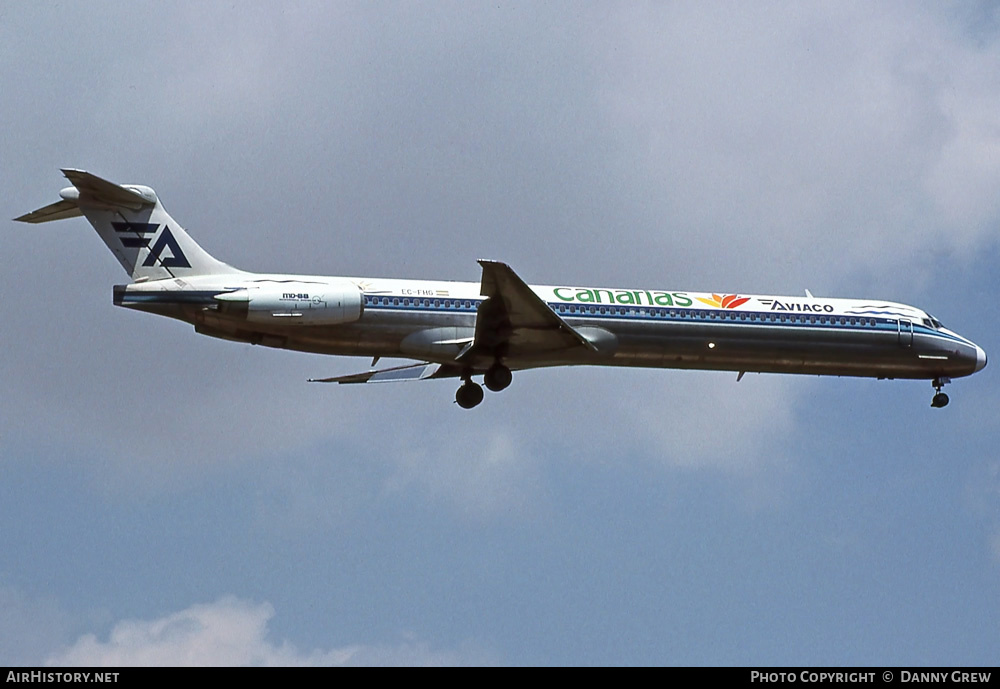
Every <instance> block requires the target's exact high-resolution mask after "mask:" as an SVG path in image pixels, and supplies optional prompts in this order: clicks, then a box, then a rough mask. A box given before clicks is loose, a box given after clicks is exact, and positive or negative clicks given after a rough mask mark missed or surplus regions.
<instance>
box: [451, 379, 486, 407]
mask: <svg viewBox="0 0 1000 689" xmlns="http://www.w3.org/2000/svg"><path fill="white" fill-rule="evenodd" d="M455 401H456V402H458V406H460V407H461V408H462V409H472V408H473V407H475V406H476V405H477V404H479V403H480V402H482V401H483V389H482V388H481V387H479V385H477V384H476V383H473V382H472V381H471V380H467V381H465V383H463V384H462V387H460V388H459V389H458V392H456V393H455Z"/></svg>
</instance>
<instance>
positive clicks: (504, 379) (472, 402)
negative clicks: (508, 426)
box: [455, 362, 514, 409]
mask: <svg viewBox="0 0 1000 689" xmlns="http://www.w3.org/2000/svg"><path fill="white" fill-rule="evenodd" d="M513 378H514V376H513V375H512V374H511V372H510V369H509V368H507V367H506V366H504V365H503V364H501V363H500V362H497V363H495V364H493V365H492V366H490V367H489V369H487V371H486V373H485V374H484V375H483V383H485V384H486V387H487V388H489V389H490V390H491V391H493V392H500V391H501V390H506V389H507V388H508V387H509V386H510V382H511V380H513ZM462 379H463V380H464V381H465V382H464V383H462V387H460V388H459V389H458V391H457V392H456V393H455V401H456V402H457V403H458V406H460V407H461V408H462V409H472V408H473V407H475V406H476V405H478V404H479V403H480V402H482V401H483V389H482V387H480V386H479V384H478V383H474V382H472V373H471V371H470V372H469V373H467V374H466V375H464V376H462Z"/></svg>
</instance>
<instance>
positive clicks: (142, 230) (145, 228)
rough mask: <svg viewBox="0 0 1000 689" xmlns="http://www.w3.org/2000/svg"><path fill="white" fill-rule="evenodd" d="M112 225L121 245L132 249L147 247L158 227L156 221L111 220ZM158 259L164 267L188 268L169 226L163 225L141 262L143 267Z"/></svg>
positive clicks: (154, 263)
mask: <svg viewBox="0 0 1000 689" xmlns="http://www.w3.org/2000/svg"><path fill="white" fill-rule="evenodd" d="M111 225H112V227H114V229H115V232H117V233H118V239H119V240H120V241H121V243H122V246H126V247H129V248H132V249H141V248H143V247H148V246H149V242H150V240H152V239H153V237H154V236H155V235H156V231H157V230H158V229H160V225H157V224H156V223H145V222H113V223H111ZM164 249H167V250H168V254H169V255H168V256H167V257H166V258H164V257H163V250H164ZM157 261H159V263H160V265H161V266H163V267H164V268H190V267H191V263H190V262H189V261H188V260H187V256H185V255H184V252H183V251H181V247H180V245H179V244H178V243H177V240H176V239H174V235H173V234H172V233H171V232H170V228H169V227H163V232H161V233H160V236H159V237H157V239H156V241H155V242H154V243H153V246H152V247H151V248H150V249H149V254H148V255H147V256H146V260H145V261H143V262H142V265H143V267H146V268H148V267H150V266H155V265H156V262H157Z"/></svg>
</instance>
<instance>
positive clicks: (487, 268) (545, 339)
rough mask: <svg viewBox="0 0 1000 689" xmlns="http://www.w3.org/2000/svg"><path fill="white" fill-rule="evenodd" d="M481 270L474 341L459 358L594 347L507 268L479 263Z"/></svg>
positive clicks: (495, 263) (498, 264)
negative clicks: (480, 295)
mask: <svg viewBox="0 0 1000 689" xmlns="http://www.w3.org/2000/svg"><path fill="white" fill-rule="evenodd" d="M479 265H481V266H482V267H483V279H482V286H481V293H482V295H483V296H485V297H486V300H485V301H484V302H483V303H482V305H481V306H480V307H479V315H478V317H477V318H476V335H475V340H474V341H473V342H472V344H471V345H470V347H469V348H468V349H467V350H466V351H464V352H462V354H460V355H459V357H458V361H467V360H470V359H471V358H472V357H475V356H478V355H489V356H491V357H495V356H509V355H510V356H516V355H518V354H528V353H535V352H546V351H555V350H561V349H571V348H575V347H585V348H587V349H590V350H595V351H596V347H595V346H594V344H593V343H591V342H590V341H589V340H587V338H585V337H584V336H583V335H582V334H580V333H579V332H578V331H576V330H575V329H574V328H573V327H572V326H570V325H569V324H567V323H566V321H564V320H563V319H562V318H560V317H559V315H558V314H557V313H556V312H555V311H553V310H552V309H551V308H549V306H548V304H546V303H545V302H544V301H542V300H541V299H540V298H539V296H538V295H537V294H535V292H534V290H532V289H531V288H530V287H529V286H528V285H527V284H526V283H525V282H524V280H522V279H521V278H520V277H518V275H517V273H515V272H514V271H513V270H512V269H511V267H510V266H508V265H507V264H506V263H501V262H500V261H488V260H480V261H479Z"/></svg>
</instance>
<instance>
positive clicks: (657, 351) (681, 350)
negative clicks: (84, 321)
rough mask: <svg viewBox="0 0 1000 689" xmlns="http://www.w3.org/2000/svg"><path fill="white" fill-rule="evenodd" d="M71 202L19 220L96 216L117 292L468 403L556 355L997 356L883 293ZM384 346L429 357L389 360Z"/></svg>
mask: <svg viewBox="0 0 1000 689" xmlns="http://www.w3.org/2000/svg"><path fill="white" fill-rule="evenodd" d="M63 173H64V174H65V175H66V177H67V179H69V181H70V183H71V184H72V186H69V187H66V188H65V189H63V190H62V191H60V192H59V195H60V197H62V200H61V201H57V202H55V203H53V204H50V205H48V206H45V207H44V208H40V209H39V210H36V211H34V212H32V213H28V214H27V215H23V216H21V217H19V218H16V220H20V221H23V222H28V223H42V222H48V221H50V220H61V219H63V218H72V217H76V216H80V215H83V216H85V217H86V218H87V220H89V221H90V224H91V225H93V226H94V228H95V229H96V230H97V233H98V234H99V235H100V236H101V239H103V240H104V243H105V244H107V245H108V248H109V249H111V251H112V253H114V255H115V256H116V257H117V258H118V260H119V262H121V264H122V266H123V267H124V268H125V271H126V272H127V273H128V274H129V275H130V276H131V278H132V282H131V283H129V284H127V285H116V286H115V288H114V303H115V305H117V306H124V307H126V308H130V309H136V310H138V311H148V312H150V313H154V314H159V315H161V316H170V317H171V318H177V319H179V320H182V321H185V322H187V323H190V324H192V325H193V326H194V329H195V332H199V333H202V334H203V335H211V336H212V337H219V338H223V339H227V340H235V341H237V342H249V343H251V344H259V345H265V346H268V347H278V348H282V349H293V350H298V351H302V352H317V353H321V354H338V355H347V356H365V357H373V360H372V370H368V371H365V372H363V373H357V374H354V375H348V376H339V377H336V378H323V379H319V380H318V381H316V382H327V383H375V382H384V381H400V380H428V379H432V378H457V379H460V380H461V381H462V383H461V385H460V387H459V388H458V392H457V393H456V394H455V401H456V402H458V404H459V405H460V406H462V407H463V408H466V409H469V408H472V407H475V406H476V405H477V404H479V403H480V402H481V401H482V400H483V389H482V387H480V385H479V384H478V383H476V382H475V381H474V380H473V378H474V377H476V376H480V375H481V376H482V377H483V382H484V384H485V385H486V387H487V388H489V389H490V390H492V391H500V390H503V389H504V388H506V387H507V386H508V385H510V383H511V378H512V372H513V371H518V370H523V369H528V368H541V367H544V366H573V365H595V366H642V367H650V368H689V369H708V370H716V371H718V370H724V371H733V372H737V373H738V376H737V380H739V379H740V378H742V377H743V375H744V373H746V372H748V371H751V372H768V373H811V374H817V375H830V376H863V377H870V378H890V379H891V378H911V379H914V378H915V379H926V380H930V381H932V385H933V387H934V390H935V394H934V397H933V400H932V402H931V406H933V407H943V406H945V405H946V404H948V396H947V395H946V394H944V393H943V392H941V387H942V386H943V385H944V384H945V383H947V382H950V379H951V378H957V377H959V376H967V375H970V374H972V373H975V372H977V371H979V370H981V369H982V368H983V367H984V366H986V353H985V352H984V351H983V349H982V348H981V347H979V346H977V345H976V344H975V343H973V342H971V341H970V340H967V339H966V338H964V337H962V336H961V335H959V334H958V333H956V332H954V331H952V330H949V329H948V328H945V327H944V326H943V325H942V324H941V322H940V321H938V320H937V319H936V318H934V317H933V316H931V315H930V314H928V313H926V312H924V311H922V310H920V309H918V308H915V307H913V306H907V305H905V304H896V303H892V302H888V301H882V300H878V299H865V300H855V299H819V298H815V297H813V296H812V295H811V294H809V292H808V291H806V295H805V296H804V297H774V296H756V295H749V294H748V295H740V294H708V293H700V292H687V291H667V290H653V289H606V288H601V289H594V288H589V287H572V286H569V285H560V286H534V285H528V284H527V283H525V282H524V281H523V280H522V279H521V278H520V277H519V276H518V275H517V273H515V272H514V271H513V270H512V269H511V268H510V266H508V265H506V264H504V263H500V262H498V261H487V260H480V261H479V264H480V265H481V266H482V280H481V281H480V282H478V283H475V282H445V281H436V280H435V281H430V280H395V279H384V278H350V277H323V276H315V275H274V274H265V273H248V272H246V271H243V270H238V269H236V268H233V267H231V266H229V265H226V264H225V263H222V262H221V261H218V260H216V259H215V258H213V257H212V256H210V255H209V254H208V253H207V252H206V251H205V250H204V249H202V248H201V247H200V246H199V245H198V244H197V243H195V241H194V240H193V239H192V238H191V237H190V236H189V235H188V233H187V232H185V231H184V230H183V229H182V228H181V226H180V225H178V224H177V222H176V221H175V220H174V219H173V218H171V217H170V216H169V215H168V214H167V212H166V211H165V210H164V208H163V205H162V204H161V203H160V199H159V197H157V195H156V193H155V192H154V191H153V190H152V189H150V188H149V187H147V186H142V185H138V184H115V183H113V182H109V181H107V180H104V179H101V178H100V177H97V176H95V175H92V174H90V173H89V172H84V171H82V170H63ZM381 357H402V358H407V359H412V360H416V361H417V362H418V363H413V364H408V365H403V366H395V367H391V368H384V369H381V370H378V369H375V368H374V367H375V365H376V364H377V363H378V360H379V359H380V358H381Z"/></svg>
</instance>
